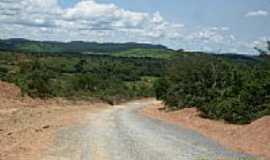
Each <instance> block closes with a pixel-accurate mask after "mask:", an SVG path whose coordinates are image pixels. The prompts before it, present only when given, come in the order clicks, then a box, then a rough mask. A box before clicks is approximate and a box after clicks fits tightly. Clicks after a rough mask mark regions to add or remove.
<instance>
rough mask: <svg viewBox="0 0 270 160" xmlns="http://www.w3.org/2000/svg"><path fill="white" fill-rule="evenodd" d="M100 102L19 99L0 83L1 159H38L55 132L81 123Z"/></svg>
mask: <svg viewBox="0 0 270 160" xmlns="http://www.w3.org/2000/svg"><path fill="white" fill-rule="evenodd" d="M107 106H108V105H107V104H103V103H98V102H97V103H90V102H82V101H81V102H72V101H65V100H62V99H54V100H48V101H42V100H33V99H31V98H29V97H24V98H22V97H20V90H19V89H18V88H17V87H16V86H14V85H11V84H8V83H5V82H1V81H0V146H1V147H0V160H37V159H40V156H41V153H42V152H43V151H45V150H47V149H48V146H49V145H50V144H51V143H53V141H54V139H55V136H56V135H55V132H56V131H57V130H58V129H61V128H65V127H68V126H72V125H78V124H81V123H84V118H85V115H86V114H88V113H95V112H99V111H100V110H103V109H104V108H106V107H107Z"/></svg>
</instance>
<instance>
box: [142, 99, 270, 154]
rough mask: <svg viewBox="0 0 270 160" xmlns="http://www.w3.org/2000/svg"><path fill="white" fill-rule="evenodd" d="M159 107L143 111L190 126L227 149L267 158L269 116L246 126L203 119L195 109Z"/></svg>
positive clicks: (155, 106) (161, 105)
mask: <svg viewBox="0 0 270 160" xmlns="http://www.w3.org/2000/svg"><path fill="white" fill-rule="evenodd" d="M163 108H164V105H163V104H162V103H161V102H156V103H154V104H153V105H151V106H149V107H147V108H145V109H144V111H143V114H145V115H147V116H150V117H152V118H158V119H161V120H166V121H168V122H171V123H176V124H180V125H182V126H184V127H186V128H190V129H193V130H195V131H197V132H199V133H201V134H202V135H204V136H206V137H209V138H211V139H213V140H215V141H217V142H218V143H220V144H221V145H223V146H225V147H227V148H231V149H234V150H236V151H240V152H244V153H249V154H252V155H255V156H259V157H262V158H264V159H270V116H267V117H264V118H261V119H259V120H256V121H254V122H253V123H251V124H248V125H233V124H227V123H225V122H221V121H214V120H209V119H204V118H202V117H200V116H199V115H200V112H199V111H198V110H197V109H196V108H187V109H183V110H180V111H175V112H166V111H164V110H162V109H163Z"/></svg>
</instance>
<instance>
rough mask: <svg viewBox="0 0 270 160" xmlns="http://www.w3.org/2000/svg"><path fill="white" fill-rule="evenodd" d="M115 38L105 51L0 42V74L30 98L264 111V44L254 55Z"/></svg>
mask: <svg viewBox="0 0 270 160" xmlns="http://www.w3.org/2000/svg"><path fill="white" fill-rule="evenodd" d="M35 43H37V42H35ZM55 43H56V42H55ZM71 43H74V42H71ZM0 44H1V43H0ZM19 44H21V42H20V43H15V44H12V45H15V46H17V45H18V46H19ZM268 44H269V47H268V50H269V51H270V43H268ZM2 45H3V43H2ZM111 45H113V44H111ZM115 45H116V46H114V45H113V47H112V46H106V47H105V48H106V49H105V50H107V51H109V50H110V47H111V50H113V52H111V53H110V54H99V53H97V54H94V53H92V54H84V53H81V52H80V53H77V54H75V53H73V54H66V53H65V52H62V50H59V52H48V53H46V51H47V50H44V51H42V52H35V49H34V50H32V51H29V53H27V50H24V51H25V52H19V51H20V50H17V51H16V50H15V51H14V50H9V49H8V48H7V47H6V48H3V47H2V48H1V49H2V51H1V52H0V79H1V80H4V81H8V82H11V83H15V84H17V85H18V86H19V87H20V88H21V89H22V91H23V94H25V95H26V94H27V95H29V96H31V97H35V98H37V97H38V98H52V97H66V98H69V99H70V98H71V99H88V100H92V99H101V100H104V101H106V102H109V103H112V104H114V103H119V102H122V101H126V100H129V99H134V98H140V97H154V96H156V97H157V98H158V99H160V100H162V101H164V103H165V104H166V106H167V108H168V109H169V110H177V109H182V108H186V107H197V108H198V109H199V110H200V111H202V116H204V117H207V118H212V119H222V120H225V121H227V122H230V123H238V124H244V123H250V122H252V121H253V120H255V119H257V118H260V117H262V116H264V115H269V114H270V61H269V59H270V58H269V56H268V55H267V53H268V51H267V50H261V49H257V50H259V51H260V53H261V54H260V56H242V55H234V54H223V55H217V54H207V53H197V52H196V53H195V52H185V51H183V50H179V51H173V50H169V49H167V48H166V47H165V48H164V47H162V46H158V45H157V46H144V47H143V46H141V45H139V46H137V45H138V44H136V45H135V44H133V45H135V47H130V48H129V47H127V46H125V47H127V48H125V50H123V48H121V46H119V45H118V44H115ZM57 46H58V45H56V48H57ZM101 46H104V45H101ZM50 47H51V46H49V48H50ZM107 47H108V48H107ZM118 47H120V48H118ZM149 47H150V48H149ZM151 47H152V48H151ZM82 48H83V47H82ZM74 49H76V48H74ZM103 49H104V48H103ZM8 50H9V51H8ZM105 50H103V51H102V52H104V51H105ZM60 51H61V52H60ZM74 51H75V50H74ZM85 51H86V50H85ZM99 51H101V50H99ZM107 51H106V52H107ZM89 52H90V51H89ZM91 52H93V50H91Z"/></svg>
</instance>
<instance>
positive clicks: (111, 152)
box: [42, 99, 247, 160]
mask: <svg viewBox="0 0 270 160" xmlns="http://www.w3.org/2000/svg"><path fill="white" fill-rule="evenodd" d="M151 103H153V100H151V99H149V100H138V101H133V102H129V103H126V104H123V105H118V106H114V107H110V108H107V109H105V110H104V111H101V112H98V113H89V120H88V123H87V124H84V125H81V126H77V125H76V126H73V127H70V128H65V129H61V130H60V131H58V136H57V137H58V138H57V139H56V142H55V144H54V145H53V146H51V147H50V150H49V151H48V152H47V153H45V155H44V157H43V158H42V160H193V159H194V160H198V159H210V160H211V159H213V160H216V159H234V158H239V157H246V156H247V155H244V154H240V153H236V152H232V151H229V150H227V149H224V148H223V147H221V146H219V145H218V144H216V143H215V142H213V141H211V140H210V139H207V138H206V137H204V136H202V135H200V134H198V133H196V132H194V131H191V130H189V129H186V128H182V127H179V126H174V125H172V124H168V123H166V122H162V121H159V120H154V119H151V118H148V117H145V116H143V115H142V114H139V113H138V111H139V110H140V109H142V108H143V107H144V106H147V105H149V104H151Z"/></svg>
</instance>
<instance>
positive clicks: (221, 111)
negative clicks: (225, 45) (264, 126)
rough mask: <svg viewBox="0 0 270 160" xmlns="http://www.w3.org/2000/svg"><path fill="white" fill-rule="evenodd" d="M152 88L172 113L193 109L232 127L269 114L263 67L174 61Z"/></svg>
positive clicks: (268, 76) (269, 76) (269, 87)
mask: <svg viewBox="0 0 270 160" xmlns="http://www.w3.org/2000/svg"><path fill="white" fill-rule="evenodd" d="M155 86H156V91H157V92H156V93H157V98H159V99H161V100H164V102H165V103H166V104H167V105H168V106H169V107H170V108H171V109H181V108H185V107H192V106H195V107H198V108H199V109H200V110H201V111H202V112H203V113H204V116H206V117H209V118H214V119H224V120H226V121H228V122H232V123H249V122H251V121H252V120H253V119H256V118H258V117H261V116H263V115H265V114H266V113H267V114H269V110H270V103H269V102H270V97H269V95H270V72H269V68H265V67H264V66H263V65H245V64H239V63H235V62H234V63H233V62H231V61H228V60H224V59H221V58H217V57H211V56H206V55H197V56H190V57H185V58H181V59H177V60H175V61H174V62H173V63H172V65H171V66H170V67H169V69H168V74H167V75H166V76H165V78H162V79H160V80H159V81H157V82H156V85H155Z"/></svg>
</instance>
